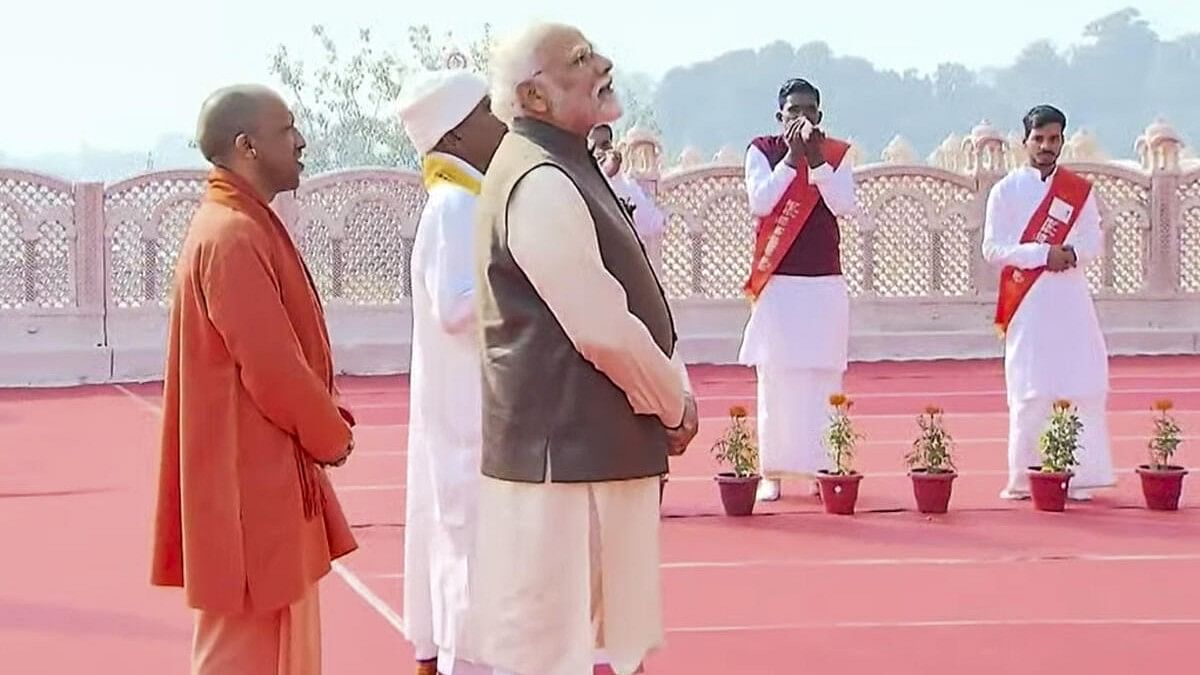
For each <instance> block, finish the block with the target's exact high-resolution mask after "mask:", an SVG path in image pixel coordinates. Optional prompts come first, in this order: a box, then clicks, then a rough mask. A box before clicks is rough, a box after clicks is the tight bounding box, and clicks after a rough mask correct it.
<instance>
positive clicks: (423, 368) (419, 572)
mask: <svg viewBox="0 0 1200 675" xmlns="http://www.w3.org/2000/svg"><path fill="white" fill-rule="evenodd" d="M442 157H443V158H446V159H449V160H450V161H453V162H454V163H455V164H457V165H459V166H460V167H461V168H462V170H463V171H465V172H467V173H468V174H469V175H472V176H474V177H476V178H478V179H482V176H481V175H480V174H479V172H478V171H476V170H475V169H474V168H472V167H471V166H470V165H468V164H467V163H466V162H463V161H462V160H460V159H458V158H456V157H451V156H449V155H442ZM476 199H477V198H476V197H475V195H473V194H471V193H470V192H468V191H467V190H465V189H463V188H460V187H457V186H454V185H450V184H447V183H437V184H435V185H434V186H432V187H431V188H430V190H429V199H428V201H427V202H426V204H425V208H424V210H423V211H422V212H421V219H420V222H419V223H418V226H417V234H416V239H415V241H414V242H413V255H412V312H413V344H412V367H411V375H410V386H411V392H410V397H411V404H410V408H409V410H410V413H409V416H410V420H409V435H408V493H407V496H406V500H405V501H406V517H405V548H404V618H405V632H406V634H407V637H408V639H409V640H410V641H411V642H412V643H413V645H414V646H415V647H416V652H417V658H419V659H430V658H433V657H435V656H436V657H438V670H439V672H441V673H443V674H444V675H464V674H467V673H474V672H476V669H475V668H473V667H472V666H471V665H470V664H466V663H461V662H460V663H458V664H456V663H455V662H456V661H458V660H459V659H460V658H461V657H460V655H459V654H458V646H459V643H460V641H461V639H462V631H463V630H464V625H465V616H466V612H467V610H468V608H469V605H470V593H469V591H470V587H469V585H468V578H469V566H470V560H471V552H472V548H473V546H474V527H475V524H476V509H477V502H478V492H479V482H480V478H481V474H480V471H479V464H480V447H481V444H482V433H483V431H482V421H481V420H482V418H481V413H480V409H481V406H482V402H481V393H480V386H481V384H480V357H479V347H478V337H477V335H476V331H475V324H476V313H475V306H474V287H475V275H474V268H473V260H474V257H473V249H474V243H473V236H474V234H473V233H474V226H475V206H476ZM478 672H490V671H478Z"/></svg>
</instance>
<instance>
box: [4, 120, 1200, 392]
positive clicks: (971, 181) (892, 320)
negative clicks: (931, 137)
mask: <svg viewBox="0 0 1200 675" xmlns="http://www.w3.org/2000/svg"><path fill="white" fill-rule="evenodd" d="M625 145H626V156H627V162H626V166H627V168H628V170H629V171H630V173H631V174H632V175H633V176H634V177H635V178H637V179H638V180H639V181H641V182H642V184H643V185H644V186H645V187H646V189H647V190H649V191H650V192H651V193H653V194H655V195H656V196H657V199H658V201H659V202H660V204H661V205H662V207H663V208H664V209H665V210H666V211H667V212H668V214H669V220H668V227H667V231H666V234H665V236H664V238H663V240H662V241H656V242H647V244H648V248H649V250H650V251H651V253H652V256H653V257H654V258H655V259H656V264H657V265H658V268H659V270H660V274H661V276H662V280H663V285H664V287H665V288H666V290H667V293H668V295H669V296H670V299H671V301H672V304H673V305H674V306H675V310H676V316H677V320H678V322H679V333H680V336H681V340H682V349H683V350H684V354H685V356H686V357H687V359H688V360H689V361H691V362H716V363H724V362H731V361H732V360H733V359H734V357H735V356H736V350H737V345H738V339H739V337H740V333H741V329H742V326H743V324H744V321H745V318H746V315H747V312H748V307H747V304H746V302H745V301H744V300H743V299H742V297H741V290H740V289H741V284H742V281H743V279H744V278H745V273H746V270H747V268H748V266H749V258H750V249H751V245H752V242H753V223H752V221H751V219H750V217H749V213H748V210H747V208H746V202H745V194H744V190H743V188H742V173H741V168H740V166H739V165H740V159H741V155H740V153H737V152H730V151H724V152H722V153H721V154H719V155H718V157H717V158H715V159H714V161H713V162H711V163H708V164H700V165H697V164H696V162H695V155H694V153H685V157H684V161H683V162H682V165H681V166H679V167H675V168H673V169H669V170H663V168H662V161H661V155H660V153H659V146H658V144H657V141H656V140H655V139H653V138H651V137H649V136H647V135H645V134H642V133H640V132H638V131H636V130H635V131H634V132H631V134H629V135H628V137H627V138H626V139H625ZM1136 149H1137V151H1138V153H1139V155H1140V157H1141V163H1140V164H1139V163H1133V162H1126V163H1117V162H1109V161H1102V160H1099V159H1097V155H1098V154H1099V153H1098V150H1097V149H1096V148H1095V145H1094V142H1093V141H1091V140H1090V138H1088V137H1086V136H1084V137H1080V136H1076V137H1075V138H1073V139H1072V144H1071V145H1069V146H1068V151H1067V157H1068V158H1070V161H1071V163H1072V166H1073V167H1074V168H1075V169H1076V170H1079V171H1082V172H1084V173H1085V174H1087V175H1088V176H1090V177H1091V178H1092V179H1093V180H1095V181H1096V184H1097V186H1098V188H1097V190H1098V195H1099V197H1100V203H1101V210H1102V213H1103V216H1104V220H1103V228H1104V231H1105V255H1104V256H1103V257H1102V258H1100V259H1099V260H1097V261H1096V262H1095V263H1094V264H1092V265H1091V266H1090V267H1089V268H1088V270H1087V274H1088V278H1089V279H1090V281H1091V282H1092V288H1093V290H1094V291H1095V293H1096V297H1097V303H1098V306H1099V309H1100V313H1101V318H1102V322H1103V324H1104V327H1105V331H1106V333H1107V335H1108V338H1109V344H1110V348H1111V349H1112V350H1113V351H1114V352H1116V353H1164V352H1168V353H1193V352H1200V338H1198V336H1200V170H1185V169H1184V168H1183V167H1182V166H1181V161H1182V160H1181V144H1180V142H1179V140H1178V139H1177V138H1176V137H1175V135H1174V134H1173V133H1172V132H1171V131H1170V129H1169V128H1168V127H1166V126H1165V125H1161V124H1159V125H1155V126H1152V127H1151V128H1150V129H1148V130H1147V133H1146V135H1144V136H1143V137H1142V138H1141V139H1139V141H1138V143H1137V144H1136ZM1015 155H1016V152H1015V149H1014V148H1013V147H1012V143H1011V142H1010V141H1009V140H1006V139H1004V138H1003V137H1001V136H1000V135H999V134H997V133H995V132H994V130H992V129H990V127H987V126H986V125H981V126H980V127H977V128H976V129H975V130H974V131H973V132H972V134H971V135H970V136H969V137H967V138H965V139H955V138H951V139H948V140H947V142H946V143H944V144H943V145H942V146H941V147H940V148H939V149H938V151H937V152H935V153H934V155H933V156H931V158H930V164H928V165H924V164H919V163H917V162H916V160H915V159H914V158H913V157H912V156H911V151H910V150H907V145H906V144H905V143H904V142H903V140H902V139H897V140H896V141H894V142H893V143H892V144H891V145H889V147H888V149H886V150H885V151H884V153H883V156H884V157H885V158H886V159H885V161H884V162H882V163H877V164H869V165H859V166H857V167H856V171H855V177H856V181H857V185H858V197H859V202H860V206H861V210H862V215H861V216H860V217H859V218H857V219H852V220H851V219H847V220H843V222H842V223H841V228H842V257H843V266H844V270H845V274H846V277H847V280H848V283H849V286H850V289H851V292H852V294H853V297H854V305H853V311H852V335H851V351H852V355H853V357H854V358H857V359H882V358H965V357H975V356H994V355H998V354H999V353H1000V344H999V342H998V341H997V340H996V338H995V336H994V333H993V332H992V329H991V321H990V316H991V311H992V303H993V298H994V291H995V285H996V271H995V270H993V269H989V268H988V266H986V265H985V264H983V262H982V260H981V258H980V255H979V249H980V238H981V234H982V223H983V206H984V202H985V200H986V195H987V193H988V190H989V189H990V188H991V186H992V185H993V184H994V183H995V182H996V180H998V179H999V177H1000V176H1001V175H1002V174H1003V172H1004V171H1005V170H1006V169H1007V167H1009V166H1011V165H1013V163H1014V162H1015V161H1016V156H1015ZM851 158H852V161H855V162H856V163H858V162H859V161H860V159H861V158H859V157H856V156H854V155H853V154H852V155H851ZM202 180H203V174H202V173H201V172H194V171H185V172H167V173H154V174H148V175H144V176H138V177H135V178H132V179H130V180H127V181H124V182H121V183H117V184H114V185H109V186H103V185H100V184H96V183H81V184H68V183H64V182H62V181H59V180H57V179H54V178H50V177H46V176H38V175H33V174H28V173H23V172H16V171H0V385H10V386H11V385H24V384H50V383H72V382H85V381H90V382H97V381H128V380H143V379H156V378H158V377H160V376H161V371H162V359H163V347H164V342H165V334H164V331H165V324H166V306H165V300H166V298H167V295H168V290H169V287H170V283H171V275H172V270H173V267H174V264H175V259H176V256H177V252H178V248H179V245H180V242H181V240H182V237H183V234H184V230H185V228H186V225H187V222H188V220H189V218H190V216H191V214H192V212H193V210H194V209H195V207H196V204H197V203H198V199H199V197H200V194H201V185H202ZM424 198H425V196H424V191H423V189H422V188H421V184H420V180H419V177H418V176H417V175H416V174H414V173H412V172H410V171H403V170H348V171H341V172H336V173H332V174H327V175H322V176H318V177H316V178H313V179H311V180H308V181H306V182H305V183H304V184H303V185H302V186H301V187H300V189H299V190H297V192H296V193H295V194H294V195H284V196H281V197H280V199H279V201H278V203H277V204H276V208H277V210H278V211H279V213H280V215H281V217H282V218H283V220H284V222H285V223H286V224H287V226H288V228H289V230H290V231H291V232H292V234H293V236H294V237H295V239H296V241H297V242H298V244H299V247H300V249H301V251H302V252H303V254H304V256H305V259H306V261H307V262H308V264H309V266H310V268H311V270H312V273H313V277H314V278H315V280H316V282H317V285H318V287H319V290H320V292H321V296H322V298H323V300H324V302H325V304H326V305H327V308H328V316H329V320H330V324H331V334H332V339H333V342H334V347H335V356H336V360H337V365H338V368H339V370H341V371H343V372H348V373H382V372H397V371H403V370H405V369H406V368H407V364H408V353H409V349H408V348H409V344H410V340H409V333H410V319H411V317H410V311H409V296H410V292H409V291H410V288H409V283H410V282H409V270H408V265H409V258H410V255H411V251H412V240H413V236H414V234H415V229H416V223H417V218H418V215H419V213H420V208H421V206H422V204H423V203H424ZM813 320H820V317H819V316H817V317H813Z"/></svg>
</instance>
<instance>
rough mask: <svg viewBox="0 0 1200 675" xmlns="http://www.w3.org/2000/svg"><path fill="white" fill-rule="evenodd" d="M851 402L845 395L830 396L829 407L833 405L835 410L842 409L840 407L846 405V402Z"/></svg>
mask: <svg viewBox="0 0 1200 675" xmlns="http://www.w3.org/2000/svg"><path fill="white" fill-rule="evenodd" d="M849 400H850V399H848V398H846V395H845V394H840V393H839V394H830V395H829V405H831V406H833V407H835V408H840V407H842V406H844V405H846V402H847V401H849Z"/></svg>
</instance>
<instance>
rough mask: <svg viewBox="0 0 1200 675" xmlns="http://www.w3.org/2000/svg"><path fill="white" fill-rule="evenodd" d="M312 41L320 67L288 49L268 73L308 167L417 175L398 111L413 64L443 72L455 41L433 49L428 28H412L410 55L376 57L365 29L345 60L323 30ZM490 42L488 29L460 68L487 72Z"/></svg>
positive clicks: (378, 54)
mask: <svg viewBox="0 0 1200 675" xmlns="http://www.w3.org/2000/svg"><path fill="white" fill-rule="evenodd" d="M312 34H313V36H314V37H315V38H316V39H317V40H318V41H319V42H320V45H321V48H322V50H323V52H324V58H323V59H322V60H321V62H319V63H318V64H316V65H315V66H310V65H309V64H306V63H304V62H303V61H302V60H300V59H299V58H293V57H292V53H291V51H290V50H289V49H288V48H287V47H286V46H284V45H280V46H279V47H278V48H277V49H276V51H275V54H274V55H273V57H272V59H271V71H272V73H273V74H274V75H275V76H276V77H278V78H279V80H280V82H281V83H282V84H283V86H284V87H286V89H287V91H288V94H289V98H290V99H291V103H292V105H293V109H294V111H295V113H296V119H297V124H298V125H299V126H300V129H301V131H302V132H303V133H304V135H305V138H306V140H307V141H308V148H307V150H306V151H305V154H306V156H307V158H308V159H307V161H306V164H307V165H308V167H309V168H310V169H311V170H312V171H314V172H322V171H329V170H332V169H338V168H344V167H354V166H388V167H399V166H403V167H410V168H415V167H416V166H417V154H416V151H415V150H414V149H413V147H412V144H411V143H409V141H408V137H407V136H405V134H404V129H403V127H402V126H401V124H400V120H399V119H398V118H397V117H396V115H395V113H394V111H393V106H394V104H395V102H396V100H397V98H398V97H399V95H400V90H401V87H402V86H403V84H404V78H405V77H406V76H407V75H408V73H410V72H411V71H412V67H411V66H410V65H409V64H410V63H414V62H415V63H416V64H417V65H418V66H419V67H420V68H425V69H433V68H443V67H446V65H447V57H448V56H449V52H448V49H449V48H450V45H453V44H455V43H454V41H453V39H452V36H451V35H450V34H448V33H447V35H446V38H445V40H444V41H441V42H440V44H435V41H434V39H433V32H432V31H431V29H430V28H429V27H428V26H414V27H411V28H410V29H409V47H410V51H411V54H402V53H397V52H395V51H387V50H378V49H377V48H376V47H375V44H374V43H373V41H372V36H371V32H370V30H368V29H365V28H364V29H362V30H360V31H359V33H358V40H357V44H355V45H354V49H353V51H352V52H350V54H349V56H348V57H344V56H343V55H342V53H341V51H340V50H339V49H338V46H337V44H335V42H334V41H333V39H332V38H331V37H330V36H329V34H328V33H327V32H326V30H325V28H324V27H323V26H319V25H318V26H313V29H312ZM491 41H492V33H491V27H490V26H489V25H484V27H483V36H482V38H480V39H478V40H475V41H472V42H470V43H468V44H467V45H466V47H465V51H464V52H463V53H462V57H463V58H462V61H463V63H462V65H464V66H465V67H467V68H470V69H471V70H474V71H476V72H486V70H487V55H488V53H489V51H490V45H491Z"/></svg>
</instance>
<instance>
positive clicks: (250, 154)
mask: <svg viewBox="0 0 1200 675" xmlns="http://www.w3.org/2000/svg"><path fill="white" fill-rule="evenodd" d="M196 144H197V145H199V146H200V152H201V154H203V155H204V158H205V159H207V160H208V161H209V162H211V163H212V164H214V165H216V166H218V167H220V168H222V169H226V170H228V171H232V172H233V173H235V174H237V175H239V176H241V177H243V178H245V179H246V180H248V181H249V182H250V183H251V184H252V185H254V186H255V187H256V189H257V190H258V192H259V194H260V195H262V196H263V197H264V199H267V200H268V201H269V200H270V199H272V198H274V196H275V195H276V194H279V193H280V192H284V191H287V190H295V189H296V188H297V187H298V186H299V185H300V173H301V172H302V171H304V164H303V163H302V162H301V161H300V156H301V154H302V153H303V152H304V144H305V142H304V136H303V135H302V134H301V133H300V131H299V130H298V129H296V118H295V116H294V115H292V111H291V110H289V109H288V105H287V103H286V102H284V100H283V98H281V97H280V96H279V94H276V93H275V92H274V91H272V90H271V89H268V88H267V87H262V86H259V85H255V84H241V85H236V86H232V87H225V88H223V89H219V90H217V91H215V92H213V93H212V94H211V95H209V97H208V98H207V99H206V100H205V101H204V105H202V106H201V107H200V120H199V122H198V123H197V125H196Z"/></svg>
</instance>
